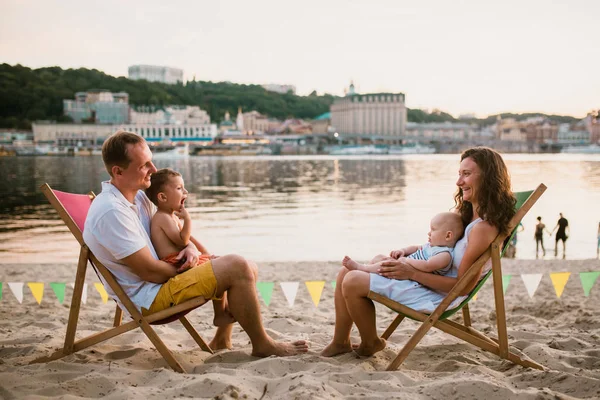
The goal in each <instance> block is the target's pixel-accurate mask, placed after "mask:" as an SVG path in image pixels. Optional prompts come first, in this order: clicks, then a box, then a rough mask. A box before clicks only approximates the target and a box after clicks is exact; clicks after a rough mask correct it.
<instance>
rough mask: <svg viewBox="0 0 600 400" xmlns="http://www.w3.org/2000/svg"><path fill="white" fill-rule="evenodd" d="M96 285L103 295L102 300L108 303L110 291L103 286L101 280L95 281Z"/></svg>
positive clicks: (101, 295)
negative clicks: (107, 291)
mask: <svg viewBox="0 0 600 400" xmlns="http://www.w3.org/2000/svg"><path fill="white" fill-rule="evenodd" d="M94 286H96V290H97V291H98V293H100V297H102V302H103V303H104V304H106V302H107V301H108V293H106V289H104V286H102V284H101V283H100V282H96V283H94Z"/></svg>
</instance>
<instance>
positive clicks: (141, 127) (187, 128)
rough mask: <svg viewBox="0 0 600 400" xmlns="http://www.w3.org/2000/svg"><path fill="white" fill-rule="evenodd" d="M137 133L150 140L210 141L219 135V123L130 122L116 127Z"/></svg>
mask: <svg viewBox="0 0 600 400" xmlns="http://www.w3.org/2000/svg"><path fill="white" fill-rule="evenodd" d="M117 129H122V130H125V131H128V132H133V133H137V134H138V135H140V136H141V137H143V138H144V139H146V140H147V141H148V142H209V141H212V140H213V139H214V138H215V136H217V125H215V124H203V125H175V124H162V125H161V124H135V125H132V124H128V125H121V126H118V127H115V129H114V130H115V131H116V130H117Z"/></svg>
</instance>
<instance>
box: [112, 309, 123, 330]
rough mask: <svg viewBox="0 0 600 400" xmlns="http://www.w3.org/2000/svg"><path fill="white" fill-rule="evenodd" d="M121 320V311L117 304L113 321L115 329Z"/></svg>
mask: <svg viewBox="0 0 600 400" xmlns="http://www.w3.org/2000/svg"><path fill="white" fill-rule="evenodd" d="M122 320H123V310H121V307H119V305H118V304H117V309H116V310H115V319H114V320H113V326H114V327H117V326H119V325H121V321H122Z"/></svg>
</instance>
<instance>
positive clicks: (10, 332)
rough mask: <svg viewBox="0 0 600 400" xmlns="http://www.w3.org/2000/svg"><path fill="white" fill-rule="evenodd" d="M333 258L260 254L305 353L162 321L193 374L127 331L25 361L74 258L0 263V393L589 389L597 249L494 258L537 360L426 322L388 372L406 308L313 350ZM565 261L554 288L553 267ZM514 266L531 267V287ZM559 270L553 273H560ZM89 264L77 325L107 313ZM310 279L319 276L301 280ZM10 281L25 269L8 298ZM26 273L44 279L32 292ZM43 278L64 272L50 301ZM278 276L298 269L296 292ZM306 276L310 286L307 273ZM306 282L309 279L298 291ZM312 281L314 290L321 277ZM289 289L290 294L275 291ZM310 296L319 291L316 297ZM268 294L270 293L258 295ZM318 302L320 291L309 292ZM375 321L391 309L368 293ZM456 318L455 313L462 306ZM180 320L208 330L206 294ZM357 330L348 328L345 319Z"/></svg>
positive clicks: (486, 294)
mask: <svg viewBox="0 0 600 400" xmlns="http://www.w3.org/2000/svg"><path fill="white" fill-rule="evenodd" d="M338 268H339V264H338V263H337V262H315V263H307V262H295V263H276V262H269V263H263V264H261V265H260V275H259V281H261V282H273V283H274V284H273V290H272V292H270V293H271V295H270V297H269V299H268V301H267V299H266V297H267V295H266V294H267V293H269V291H268V290H266V291H265V288H268V287H269V285H263V286H261V291H260V294H259V296H260V297H261V300H260V302H261V307H262V312H263V318H264V323H265V326H266V328H267V330H268V332H269V334H270V335H271V336H272V337H275V338H278V339H281V340H292V339H305V340H307V341H309V343H310V350H309V353H308V354H306V355H302V356H295V357H289V358H266V359H258V358H254V357H251V356H250V344H249V341H248V338H247V336H246V335H245V333H244V332H242V331H241V329H240V328H239V327H238V326H236V328H234V333H233V346H234V349H233V350H230V351H221V352H218V353H216V354H215V355H210V354H208V353H205V352H202V351H200V350H199V349H197V347H195V344H194V342H193V341H192V340H191V338H190V337H189V335H188V334H187V332H186V331H185V330H184V329H183V327H182V326H181V325H180V324H177V323H173V324H170V325H167V326H163V327H159V328H158V331H159V332H160V334H161V336H162V337H163V339H164V340H165V342H166V344H167V345H168V346H169V347H170V348H171V349H173V350H174V351H175V353H176V357H177V358H178V359H179V360H180V361H182V363H183V364H184V366H185V367H186V368H188V369H189V370H191V371H193V372H192V373H191V374H187V375H183V374H177V373H174V372H173V371H171V370H170V369H169V368H168V367H166V364H165V362H164V361H163V360H162V358H161V357H160V355H159V354H158V353H157V352H156V351H155V350H154V349H153V348H152V346H151V345H150V342H149V341H148V340H147V339H146V338H145V337H144V335H143V334H141V333H140V332H138V331H134V332H130V333H128V334H125V335H122V336H120V337H118V338H115V339H113V340H109V341H108V342H104V343H101V344H99V345H96V346H94V347H92V348H90V349H88V350H84V351H82V352H80V353H77V354H75V355H71V356H69V357H66V358H64V359H62V360H58V361H54V362H50V363H47V364H33V365H29V364H28V363H29V362H30V361H32V360H33V359H35V358H37V357H39V356H42V355H48V354H49V353H50V352H51V351H53V350H54V349H56V348H58V347H60V346H61V342H62V339H63V337H64V333H65V329H66V328H65V327H66V321H67V318H68V312H69V304H70V300H71V288H70V286H69V283H68V282H72V281H73V279H74V274H75V265H73V264H45V265H39V264H2V265H0V282H2V283H3V291H2V298H1V300H0V314H1V315H2V324H1V325H0V332H1V335H0V397H2V398H5V399H16V398H29V397H36V396H49V397H65V396H68V397H70V398H80V397H102V396H109V397H110V398H112V399H121V398H123V399H125V398H129V399H148V398H153V397H154V396H156V397H160V398H161V399H171V398H179V397H195V398H220V399H230V398H248V399H259V398H264V399H276V398H283V397H287V398H290V399H291V398H298V399H336V398H369V399H373V398H381V399H384V398H385V399H389V398H397V399H415V398H417V399H419V398H422V399H425V398H428V399H429V398H433V399H445V400H447V399H459V398H460V399H464V398H478V399H479V398H487V399H505V398H520V399H555V398H561V399H570V398H598V396H600V389H599V388H600V322H598V321H600V308H599V307H598V304H599V302H600V282H596V283H595V284H594V286H593V287H592V288H591V290H589V294H588V296H585V294H584V290H583V288H582V283H581V281H580V273H581V272H588V271H600V261H599V260H575V261H573V260H504V261H503V273H504V274H505V275H511V277H512V279H511V280H510V283H509V285H508V287H507V289H506V305H507V307H506V308H507V321H508V334H509V340H510V343H511V345H512V346H514V347H515V348H517V349H519V350H520V351H522V352H523V353H524V354H525V355H526V356H528V357H530V358H531V359H533V360H534V361H536V362H538V363H541V364H543V365H545V366H546V367H547V368H548V370H547V371H545V372H542V371H537V370H531V369H527V368H523V367H520V366H516V365H513V364H511V363H508V362H505V361H501V360H500V359H498V358H497V357H496V356H494V355H492V354H488V353H485V352H483V351H481V350H478V349H476V348H475V347H473V346H470V345H468V344H464V343H461V342H459V341H457V340H456V339H454V338H453V337H450V336H448V335H445V334H443V333H441V332H440V331H437V330H432V331H431V332H430V333H428V334H427V336H426V337H425V338H424V339H423V341H422V342H421V344H420V345H419V346H417V348H416V349H415V350H414V351H413V352H412V353H411V355H410V356H409V357H408V359H407V360H406V362H405V363H404V364H403V365H402V366H401V368H400V369H399V370H398V371H396V372H385V371H384V369H385V366H386V365H387V363H388V362H389V361H390V360H391V359H392V357H393V351H398V350H399V349H400V348H401V346H402V345H404V343H406V341H407V340H408V338H409V337H410V335H411V334H412V332H413V331H414V329H415V327H416V324H415V323H414V322H412V321H405V322H403V323H402V325H400V327H399V329H398V330H397V331H396V333H395V334H394V335H392V336H391V338H390V341H389V344H388V348H387V349H385V350H384V351H382V352H380V353H378V354H377V355H376V356H374V357H371V358H357V357H356V356H355V355H353V354H346V355H341V356H338V357H334V358H323V357H320V356H319V351H320V350H321V349H322V348H323V346H325V345H326V344H327V343H328V342H329V340H330V339H331V335H332V332H333V321H334V309H333V294H334V292H333V288H332V285H331V281H333V280H334V279H335V276H336V273H337V270H338ZM558 272H570V273H571V274H570V276H569V277H568V279H567V281H566V284H565V285H564V286H563V287H562V289H561V295H560V297H558V295H557V286H556V282H554V281H553V278H552V276H551V274H554V273H558ZM522 274H542V277H541V280H540V283H539V286H538V287H537V290H535V293H534V294H533V297H532V298H530V296H529V294H528V291H527V288H526V286H525V284H524V281H523V279H521V277H520V276H521V275H522ZM563 277H564V275H563ZM97 281H98V278H97V277H96V276H95V274H94V273H93V272H91V271H88V275H87V279H86V282H87V283H88V296H87V302H86V304H84V305H82V314H81V319H80V322H79V329H81V330H83V333H84V334H89V333H91V332H93V331H95V330H98V329H102V328H105V327H109V326H110V325H111V323H112V317H111V313H112V312H113V311H114V305H113V303H112V302H111V301H109V302H107V303H106V304H105V303H103V301H102V299H101V296H100V295H99V293H98V292H97V291H96V289H95V287H94V283H95V282H97ZM307 281H309V282H310V281H316V282H320V283H319V284H316V285H315V284H309V285H306V283H305V282H307ZM7 282H13V283H15V282H23V283H24V289H23V300H22V303H19V302H18V300H17V298H16V297H15V295H14V293H13V292H12V289H10V288H9V287H8V285H7ZM28 282H42V283H44V284H45V285H44V290H43V297H42V298H41V303H40V304H38V303H37V301H36V299H35V298H34V296H33V294H32V291H31V290H30V288H29V287H28V285H27V283H28ZM51 282H56V283H67V285H66V292H65V297H64V302H63V303H62V304H61V303H60V301H59V300H58V298H57V296H56V293H55V292H54V291H53V290H52V288H51V287H50V283H51ZM281 282H296V283H298V290H297V294H296V295H295V297H294V299H293V300H294V301H293V306H291V307H290V305H289V304H290V297H291V293H290V292H289V291H288V292H284V291H283V290H282V287H281V285H280V283H281ZM311 285H312V286H311ZM309 287H311V290H310V291H309ZM320 289H322V290H320ZM286 293H287V296H286ZM315 300H317V301H315ZM267 303H268V305H267ZM315 303H317V304H318V306H317V305H315ZM493 303H494V301H493V295H492V290H491V284H490V283H489V282H488V283H486V285H485V286H484V288H483V289H482V290H481V291H480V293H479V296H478V298H477V300H476V301H475V302H473V303H472V305H471V316H472V319H473V325H474V326H475V328H476V329H478V330H481V331H484V332H489V331H491V332H494V331H495V326H494V325H495V324H494V312H493ZM377 310H378V313H377V316H378V320H377V325H378V330H379V332H381V331H382V330H383V329H384V328H385V326H387V324H389V323H390V321H391V319H392V318H393V317H394V314H393V313H392V312H390V311H388V310H387V309H385V308H383V307H380V306H377ZM459 318H460V317H459ZM189 319H190V321H191V323H192V324H193V325H194V326H195V327H196V328H197V329H198V331H199V332H200V334H202V335H203V336H204V337H206V338H210V337H211V335H212V333H213V331H214V329H213V327H212V326H211V324H210V322H211V321H212V308H211V307H210V305H208V306H204V307H201V308H200V309H198V310H196V311H195V312H192V313H191V314H190V317H189ZM352 337H353V340H354V341H356V340H357V332H356V331H355V330H354V331H353V333H352Z"/></svg>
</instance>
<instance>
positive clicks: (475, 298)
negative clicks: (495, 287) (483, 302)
mask: <svg viewBox="0 0 600 400" xmlns="http://www.w3.org/2000/svg"><path fill="white" fill-rule="evenodd" d="M477 294H478V293H475V294H474V295H473V297H471V300H473V301H477Z"/></svg>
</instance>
